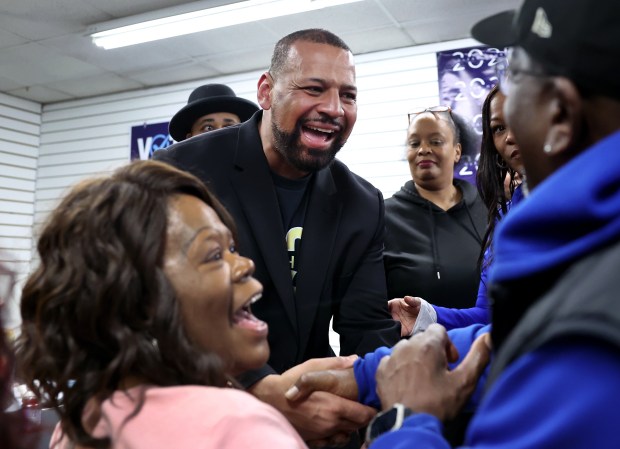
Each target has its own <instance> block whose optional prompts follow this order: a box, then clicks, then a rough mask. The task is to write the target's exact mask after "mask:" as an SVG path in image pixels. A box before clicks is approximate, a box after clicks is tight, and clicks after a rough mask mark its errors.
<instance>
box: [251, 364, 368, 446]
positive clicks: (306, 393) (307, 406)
mask: <svg viewBox="0 0 620 449" xmlns="http://www.w3.org/2000/svg"><path fill="white" fill-rule="evenodd" d="M356 358H357V356H348V357H327V358H322V359H311V360H308V361H306V362H304V363H302V364H300V365H297V366H295V367H293V368H291V369H290V370H288V371H286V372H284V373H282V374H281V375H270V376H267V377H265V378H263V379H262V380H260V381H259V382H257V383H256V384H255V385H254V386H252V387H251V388H250V390H249V391H250V393H252V394H253V395H254V396H256V397H258V398H259V399H260V400H262V401H264V402H267V403H269V404H271V405H272V406H274V407H275V408H276V409H278V410H279V411H280V412H281V413H282V414H283V415H284V416H286V418H287V419H288V420H289V422H290V423H291V424H292V425H293V427H295V429H296V430H297V431H298V432H299V434H300V435H301V437H302V438H303V439H304V440H305V441H306V443H307V444H308V445H309V446H310V447H322V446H327V445H330V446H341V445H344V444H346V443H347V442H348V441H349V439H350V437H351V433H352V432H355V431H357V429H359V428H361V427H364V426H366V425H367V424H368V423H369V422H370V420H371V419H372V418H373V416H374V415H375V414H376V413H377V411H376V410H375V409H374V408H372V407H367V406H365V405H362V404H360V403H359V402H357V384H355V385H354V386H353V385H351V384H350V382H347V381H346V380H348V376H349V373H350V374H351V376H352V373H353V362H354V361H355V359H356ZM315 375H316V376H318V380H317V383H314V382H313V381H312V380H313V379H315ZM345 378H346V379H345ZM302 379H303V382H304V383H302V384H299V382H300V381H301V380H302ZM307 382H311V383H310V384H308V383H307ZM353 383H355V379H354V378H353ZM297 384H299V385H304V386H305V385H316V387H311V389H306V388H305V387H304V390H303V392H301V391H299V390H297V389H296V387H295V386H296V385H297ZM347 389H348V390H347Z"/></svg>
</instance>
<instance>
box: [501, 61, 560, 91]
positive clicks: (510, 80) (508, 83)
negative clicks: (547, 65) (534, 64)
mask: <svg viewBox="0 0 620 449" xmlns="http://www.w3.org/2000/svg"><path fill="white" fill-rule="evenodd" d="M518 75H528V76H534V77H537V78H544V77H546V76H548V75H547V74H545V73H541V72H536V71H534V70H527V69H515V68H511V67H510V65H509V64H508V60H507V59H502V60H500V61H498V62H497V64H495V76H497V83H498V85H499V90H500V91H501V93H503V94H504V95H505V96H508V95H509V94H510V92H511V90H512V88H513V86H514V78H515V77H516V76H518Z"/></svg>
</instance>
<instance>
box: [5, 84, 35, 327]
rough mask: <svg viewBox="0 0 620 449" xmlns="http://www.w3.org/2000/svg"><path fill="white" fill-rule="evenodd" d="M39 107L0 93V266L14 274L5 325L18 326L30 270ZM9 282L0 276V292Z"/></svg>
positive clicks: (7, 303)
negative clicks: (20, 305)
mask: <svg viewBox="0 0 620 449" xmlns="http://www.w3.org/2000/svg"><path fill="white" fill-rule="evenodd" d="M40 130H41V105H40V104H38V103H35V102H32V101H27V100H22V99H19V98H15V97H12V96H9V95H5V94H0V263H2V264H3V265H4V266H5V267H6V268H7V269H9V270H11V271H12V272H13V273H14V274H15V281H16V284H15V286H14V288H13V289H12V290H11V291H10V292H9V293H10V294H9V297H8V298H2V299H4V300H6V307H5V309H4V326H5V327H7V328H13V327H15V326H17V325H18V324H19V321H20V320H19V306H18V302H19V301H18V298H19V293H18V292H19V291H21V286H22V285H23V282H24V280H25V278H26V276H27V275H28V273H29V271H30V259H31V248H32V242H33V239H32V223H33V219H34V203H35V195H36V173H37V162H38V155H39V141H40ZM6 282H8V279H7V278H6V277H4V276H0V291H2V292H3V293H4V292H5V286H6Z"/></svg>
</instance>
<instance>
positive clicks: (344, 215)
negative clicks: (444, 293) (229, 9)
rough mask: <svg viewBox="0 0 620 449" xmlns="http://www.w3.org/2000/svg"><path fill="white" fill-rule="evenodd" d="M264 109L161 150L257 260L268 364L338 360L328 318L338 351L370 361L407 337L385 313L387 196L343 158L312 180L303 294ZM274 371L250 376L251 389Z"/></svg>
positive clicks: (256, 308)
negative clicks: (196, 182) (211, 198)
mask: <svg viewBox="0 0 620 449" xmlns="http://www.w3.org/2000/svg"><path fill="white" fill-rule="evenodd" d="M261 116H262V112H260V111H259V112H257V113H256V114H255V115H254V116H253V117H252V118H251V119H250V120H249V121H247V122H245V123H242V124H241V125H238V126H234V127H229V128H224V129H222V130H218V131H213V132H209V133H205V134H202V135H199V136H196V137H193V138H191V139H188V140H185V141H183V142H180V143H177V144H175V145H173V146H171V147H169V149H167V150H160V151H158V152H156V153H155V159H159V160H162V161H166V162H168V163H170V164H172V165H174V166H176V167H179V168H181V169H183V170H187V171H189V172H191V173H193V174H194V175H196V176H198V177H199V178H200V179H202V180H203V181H204V182H205V183H206V184H207V185H208V186H209V187H210V188H211V190H212V191H214V193H215V194H216V196H217V197H218V199H219V200H220V201H221V202H222V203H223V204H224V205H225V206H226V208H227V209H228V211H229V212H230V213H231V214H232V216H233V218H234V219H235V222H236V225H237V232H238V248H239V251H240V253H241V254H243V255H244V256H247V257H249V258H251V259H253V260H254V263H255V264H256V272H255V277H256V278H257V279H258V280H259V281H260V282H261V283H262V284H263V287H264V292H263V297H262V299H261V300H260V301H258V302H257V303H256V304H254V305H253V306H252V311H253V312H254V314H255V315H256V316H257V317H259V318H260V319H262V320H264V321H266V322H267V323H268V325H269V346H270V349H271V356H270V358H269V366H270V367H271V368H272V369H273V370H275V371H276V372H278V373H282V372H284V371H285V370H287V369H288V368H291V367H292V366H295V365H297V364H299V363H301V362H303V361H305V360H308V359H310V358H314V357H327V356H330V355H333V351H332V350H331V347H330V345H329V335H328V334H329V322H330V319H331V318H332V316H333V318H334V323H333V326H334V330H335V331H336V332H337V333H338V334H339V335H340V353H341V354H342V355H348V354H353V353H357V354H359V355H364V354H365V353H367V352H370V351H373V350H374V349H376V348H377V347H379V346H392V345H394V344H395V343H396V342H397V341H398V340H399V338H400V325H399V324H398V323H396V322H395V321H393V320H392V318H391V316H390V314H389V312H388V309H387V292H386V283H385V274H384V268H383V235H384V232H385V229H384V228H385V225H384V208H383V197H382V195H381V193H380V192H379V191H378V190H377V189H376V188H374V187H373V186H372V185H371V184H370V183H368V182H367V181H365V180H363V179H362V178H360V177H359V176H357V175H355V174H353V173H351V172H350V171H349V169H348V168H347V167H346V166H345V165H344V164H343V163H342V162H340V161H338V160H335V161H334V162H333V163H332V164H331V165H330V166H329V167H327V168H325V169H322V170H320V171H318V172H317V173H316V174H315V179H314V183H313V185H312V186H311V191H310V197H309V200H308V208H307V211H306V216H305V221H304V225H303V234H302V239H301V250H300V254H299V256H298V257H299V260H298V263H299V265H298V266H299V268H298V274H297V288H296V292H294V291H293V286H292V279H291V269H290V265H289V258H288V252H287V248H286V241H285V230H284V227H283V225H282V220H281V216H280V210H279V206H278V200H277V197H276V192H275V188H274V184H273V180H272V176H271V172H270V169H269V166H268V165H267V159H266V157H265V154H264V152H263V148H262V144H261V140H260V136H259V132H258V124H259V121H260V119H261ZM272 369H270V368H269V367H264V368H263V369H261V370H258V371H256V372H251V373H248V374H247V375H246V376H244V377H243V378H242V383H243V384H245V385H246V386H249V385H252V384H253V383H254V382H256V381H257V380H259V379H261V378H262V377H264V376H265V375H267V374H270V373H273V370H272Z"/></svg>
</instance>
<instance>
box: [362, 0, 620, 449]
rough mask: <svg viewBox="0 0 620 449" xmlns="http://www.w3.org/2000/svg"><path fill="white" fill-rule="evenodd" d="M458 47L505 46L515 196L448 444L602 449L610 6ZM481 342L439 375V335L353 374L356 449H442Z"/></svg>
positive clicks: (615, 106) (609, 231)
mask: <svg viewBox="0 0 620 449" xmlns="http://www.w3.org/2000/svg"><path fill="white" fill-rule="evenodd" d="M472 34H473V35H474V37H475V38H476V39H478V40H479V41H481V42H484V43H486V44H488V45H492V46H494V47H499V48H502V47H504V46H510V47H513V50H512V54H511V56H510V65H509V66H507V67H502V66H501V65H500V67H498V68H499V71H498V77H499V78H500V85H501V87H502V89H503V90H505V91H506V92H507V97H508V98H507V100H506V105H505V112H506V118H507V120H508V124H509V126H510V128H511V129H512V130H513V132H514V133H515V137H516V139H517V141H518V142H519V144H520V145H521V152H522V158H523V163H524V166H525V175H526V177H525V182H526V184H527V186H528V187H529V189H530V190H531V194H530V195H529V196H528V198H527V201H524V202H523V203H522V204H520V205H519V206H518V207H516V208H514V209H513V210H512V211H511V212H510V214H508V216H507V217H506V218H505V219H504V220H502V222H501V223H500V224H499V225H498V229H497V231H496V234H495V238H494V253H493V254H494V262H493V265H492V268H491V272H490V273H489V278H490V283H491V287H490V297H491V298H492V299H493V316H492V321H493V329H492V331H491V336H492V338H491V341H492V347H493V353H494V354H493V362H492V365H491V369H490V372H489V373H488V377H487V379H486V385H485V388H486V391H485V394H484V397H483V399H482V401H481V403H480V405H479V407H478V409H477V411H476V414H475V415H474V418H473V420H472V421H471V423H470V425H469V427H468V430H467V435H466V439H465V444H464V446H465V447H469V448H496V449H500V448H501V449H512V448H515V449H516V448H519V449H522V448H544V449H549V448H552V449H553V448H571V449H590V448H597V449H607V448H610V449H611V448H617V447H618V431H617V429H618V425H620V418H619V415H618V413H617V406H618V403H619V402H620V382H618V379H619V378H620V307H619V306H618V291H619V290H620V277H619V276H618V275H617V267H618V266H620V170H619V169H618V167H619V166H620V78H619V77H618V76H617V69H618V68H620V67H619V62H618V58H617V55H618V54H620V3H618V2H616V1H614V0H602V1H599V2H597V3H596V7H595V8H594V7H592V4H591V3H590V2H588V1H587V0H565V1H564V2H557V1H555V0H525V2H524V3H523V5H522V7H521V9H520V11H519V12H518V13H515V12H505V13H501V14H498V15H495V16H493V17H490V18H488V19H485V20H484V21H482V22H480V23H478V24H477V25H476V26H475V27H474V28H473V30H472ZM504 69H505V70H504ZM463 331H464V330H455V331H453V333H452V334H451V336H453V334H454V332H463ZM487 338H488V337H487ZM485 340H486V338H485V337H482V338H481V339H479V340H478V341H477V342H476V343H475V344H474V345H473V346H472V350H471V351H470V353H469V354H468V355H467V357H466V358H465V360H463V362H462V363H461V364H460V365H458V367H456V368H454V369H452V370H451V369H450V368H449V364H450V363H451V362H453V361H455V360H456V348H455V346H454V345H453V344H452V343H451V342H450V339H449V338H448V334H447V333H446V331H445V329H443V328H442V327H441V326H439V325H431V326H430V327H429V328H428V329H427V330H426V331H425V332H423V333H420V334H418V335H415V336H414V337H412V338H411V339H409V340H408V341H402V342H400V343H399V344H398V345H396V346H395V347H394V349H393V350H392V351H391V353H390V354H389V357H387V356H384V357H382V358H381V354H378V351H377V352H375V353H374V354H373V355H372V356H370V357H369V356H367V357H366V358H365V359H360V360H359V361H358V362H356V368H355V370H356V374H358V379H357V381H358V382H360V383H361V384H360V385H359V388H358V389H359V392H363V391H366V389H368V385H366V384H363V382H364V376H363V375H362V376H360V375H359V371H360V367H361V368H364V369H365V368H368V369H369V370H368V372H366V380H368V378H369V377H370V378H372V374H371V373H370V371H372V367H371V366H370V365H371V364H370V363H369V364H368V365H366V366H364V365H365V363H368V361H369V359H370V358H372V357H373V356H374V366H375V367H377V365H378V367H377V369H376V391H377V397H378V399H379V400H380V403H381V408H382V410H383V411H382V412H381V413H380V414H378V415H377V417H376V418H375V419H374V420H373V422H371V424H370V425H369V437H370V438H369V440H370V441H369V443H370V449H385V448H390V449H400V448H420V447H424V448H437V449H439V448H448V447H449V444H448V443H447V441H446V440H445V438H444V437H443V435H442V422H443V421H445V420H446V419H449V418H450V417H451V416H453V415H454V414H455V413H456V412H457V411H458V409H459V407H460V406H461V404H463V403H464V401H465V397H466V395H467V394H469V392H470V391H472V390H473V385H474V384H475V380H476V375H477V374H478V373H479V372H480V371H481V370H482V367H483V364H484V361H485V359H486V355H487V354H486V352H485V348H484V343H485V342H486V341H485ZM481 343H482V344H481ZM466 346H467V344H465V345H464V347H463V349H465V348H466ZM383 355H386V354H383ZM379 359H380V361H379ZM368 374H370V376H369V375H368Z"/></svg>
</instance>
